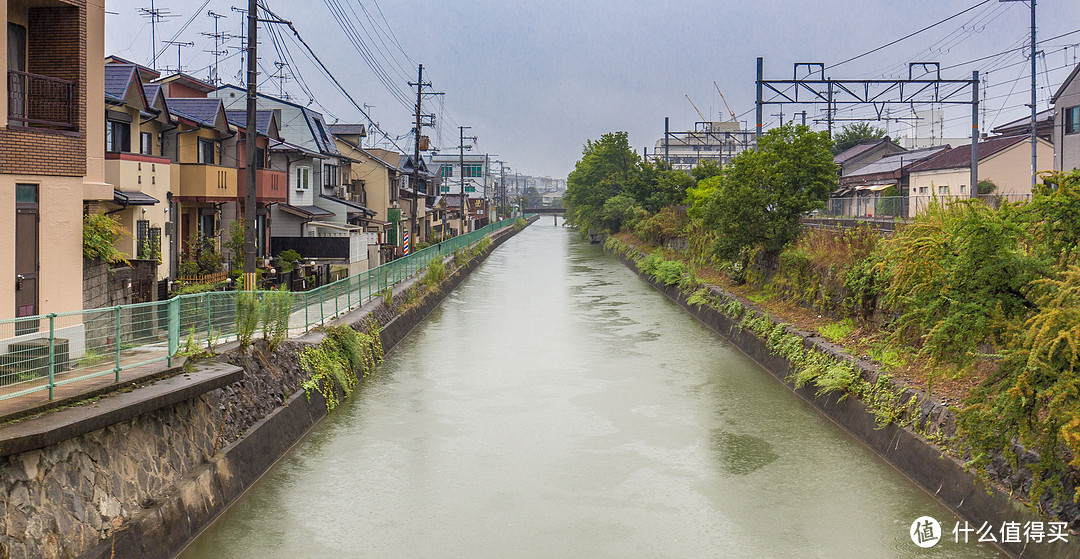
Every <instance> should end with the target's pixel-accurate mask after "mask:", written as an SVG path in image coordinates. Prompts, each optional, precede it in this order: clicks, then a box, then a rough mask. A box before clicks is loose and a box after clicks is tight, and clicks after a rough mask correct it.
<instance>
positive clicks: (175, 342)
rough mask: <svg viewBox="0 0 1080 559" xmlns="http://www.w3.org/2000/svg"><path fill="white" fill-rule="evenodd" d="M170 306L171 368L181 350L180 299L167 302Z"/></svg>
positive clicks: (175, 298) (169, 360)
mask: <svg viewBox="0 0 1080 559" xmlns="http://www.w3.org/2000/svg"><path fill="white" fill-rule="evenodd" d="M167 304H168V306H169V310H168V312H169V320H168V328H169V359H168V362H169V366H170V367H172V366H173V355H175V354H176V351H177V350H178V349H180V297H173V298H172V299H169V300H168V302H167Z"/></svg>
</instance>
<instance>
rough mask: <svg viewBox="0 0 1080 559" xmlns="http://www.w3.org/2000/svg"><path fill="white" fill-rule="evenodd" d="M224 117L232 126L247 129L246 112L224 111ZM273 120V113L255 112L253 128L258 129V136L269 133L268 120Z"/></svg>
mask: <svg viewBox="0 0 1080 559" xmlns="http://www.w3.org/2000/svg"><path fill="white" fill-rule="evenodd" d="M225 117H226V118H228V119H229V122H231V123H232V124H233V125H234V126H239V127H240V128H247V111H225ZM273 118H274V111H255V127H256V128H258V129H259V133H260V134H263V135H266V134H269V133H270V120H271V119H273Z"/></svg>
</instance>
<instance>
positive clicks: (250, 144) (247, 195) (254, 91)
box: [244, 0, 259, 291]
mask: <svg viewBox="0 0 1080 559" xmlns="http://www.w3.org/2000/svg"><path fill="white" fill-rule="evenodd" d="M258 10H259V6H258V2H257V0H248V11H247V24H248V32H247V136H246V138H245V141H244V155H245V157H244V159H245V160H246V163H245V164H246V168H245V169H244V291H252V290H254V289H255V252H256V249H255V165H256V163H257V162H256V161H255V155H256V153H257V152H258V148H257V147H256V146H258V140H259V129H258V113H257V112H256V111H257V110H258V94H259V91H258V78H259V67H258V59H257V58H256V57H257V55H258V52H257V45H258V33H259V12H258Z"/></svg>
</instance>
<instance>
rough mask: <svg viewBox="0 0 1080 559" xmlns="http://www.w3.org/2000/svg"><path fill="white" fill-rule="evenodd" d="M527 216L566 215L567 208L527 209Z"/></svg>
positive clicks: (545, 207)
mask: <svg viewBox="0 0 1080 559" xmlns="http://www.w3.org/2000/svg"><path fill="white" fill-rule="evenodd" d="M525 213H527V214H548V215H550V214H564V213H566V208H564V207H561V206H544V207H541V208H525Z"/></svg>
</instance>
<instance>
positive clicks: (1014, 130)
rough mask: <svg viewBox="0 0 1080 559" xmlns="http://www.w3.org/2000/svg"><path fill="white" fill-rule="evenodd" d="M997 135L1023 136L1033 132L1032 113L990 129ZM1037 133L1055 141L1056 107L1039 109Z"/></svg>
mask: <svg viewBox="0 0 1080 559" xmlns="http://www.w3.org/2000/svg"><path fill="white" fill-rule="evenodd" d="M990 133H992V134H993V135H995V136H1021V135H1024V134H1030V133H1031V115H1028V116H1025V117H1023V118H1018V119H1016V120H1014V121H1012V122H1006V123H1005V124H1002V125H1001V126H997V127H995V128H994V129H992V130H990ZM1035 135H1036V136H1037V137H1039V138H1042V139H1044V140H1046V141H1048V142H1050V143H1051V144H1052V143H1054V109H1052V108H1051V109H1046V110H1042V111H1039V113H1038V114H1036V115H1035Z"/></svg>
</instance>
